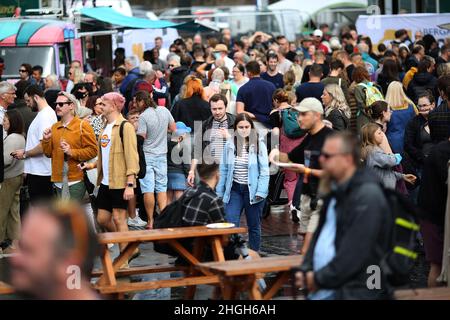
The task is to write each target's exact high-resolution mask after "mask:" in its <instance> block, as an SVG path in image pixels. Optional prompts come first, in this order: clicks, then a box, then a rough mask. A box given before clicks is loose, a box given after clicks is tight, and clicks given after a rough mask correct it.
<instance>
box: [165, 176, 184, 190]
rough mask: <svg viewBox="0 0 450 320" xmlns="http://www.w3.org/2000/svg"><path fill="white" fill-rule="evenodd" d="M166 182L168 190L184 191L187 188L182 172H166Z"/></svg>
mask: <svg viewBox="0 0 450 320" xmlns="http://www.w3.org/2000/svg"><path fill="white" fill-rule="evenodd" d="M167 177H168V182H167V189H168V190H177V191H184V190H186V188H187V185H186V176H185V175H184V173H179V172H169V173H168V174H167Z"/></svg>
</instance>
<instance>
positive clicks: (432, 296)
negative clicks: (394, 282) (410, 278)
mask: <svg viewBox="0 0 450 320" xmlns="http://www.w3.org/2000/svg"><path fill="white" fill-rule="evenodd" d="M395 299H397V300H450V287H442V288H421V289H404V290H397V291H395Z"/></svg>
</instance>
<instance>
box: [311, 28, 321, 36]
mask: <svg viewBox="0 0 450 320" xmlns="http://www.w3.org/2000/svg"><path fill="white" fill-rule="evenodd" d="M313 36H314V37H323V32H322V30H320V29H316V30H314V32H313Z"/></svg>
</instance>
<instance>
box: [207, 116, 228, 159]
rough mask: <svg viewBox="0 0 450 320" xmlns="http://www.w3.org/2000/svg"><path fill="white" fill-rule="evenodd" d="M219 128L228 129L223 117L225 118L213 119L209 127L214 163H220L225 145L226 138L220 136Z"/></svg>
mask: <svg viewBox="0 0 450 320" xmlns="http://www.w3.org/2000/svg"><path fill="white" fill-rule="evenodd" d="M221 129H228V121H227V118H226V117H225V120H224V121H222V122H220V121H216V120H213V122H212V128H211V136H210V140H209V141H210V142H211V144H210V145H211V156H212V157H213V159H214V160H215V162H216V163H220V161H221V159H222V154H223V148H224V147H225V143H226V139H225V138H223V137H222V135H221V134H220V130H221Z"/></svg>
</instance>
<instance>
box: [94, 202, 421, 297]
mask: <svg viewBox="0 0 450 320" xmlns="http://www.w3.org/2000/svg"><path fill="white" fill-rule="evenodd" d="M242 225H243V226H245V219H244V218H243V219H242ZM262 230H263V231H262V244H261V255H262V256H276V255H290V254H296V253H298V252H299V250H300V247H301V244H302V237H301V236H299V235H298V224H294V223H293V222H292V221H291V220H290V215H289V213H288V212H287V210H285V208H284V207H283V206H279V207H272V211H271V215H270V216H269V217H268V218H267V219H265V220H263V225H262ZM140 249H141V256H139V257H138V258H137V259H135V260H134V261H132V262H131V266H141V265H148V264H150V263H151V264H167V263H170V262H173V260H174V258H171V257H169V256H167V255H163V254H159V253H156V252H154V251H153V245H152V244H150V243H149V244H143V245H141V246H140ZM113 251H114V254H113V255H117V254H118V249H117V246H116V247H114V248H113ZM418 251H419V253H420V255H419V259H418V260H417V264H416V266H415V267H414V269H413V270H412V273H411V276H410V278H411V286H414V287H424V286H426V274H427V272H428V265H427V263H426V262H425V259H424V255H423V249H422V247H421V246H420V244H419V242H418ZM97 266H99V262H97ZM176 276H177V274H175V273H173V274H171V275H169V274H167V273H166V274H151V275H145V276H142V277H141V276H140V277H132V278H131V279H130V280H131V281H133V282H134V281H142V280H147V281H148V280H152V279H168V278H169V277H176ZM271 277H272V275H268V277H267V278H266V280H270V279H271ZM123 280H124V281H126V279H123ZM197 291H198V292H197V295H196V299H208V298H210V297H211V292H212V291H211V287H210V286H199V288H198V290H197ZM183 294H184V288H173V289H170V288H168V289H160V290H149V291H145V292H140V293H138V294H135V295H130V296H129V297H128V298H130V299H137V300H141V299H151V300H155V299H182V297H183ZM286 296H291V287H290V285H285V286H284V287H283V288H282V289H281V290H280V291H279V292H278V294H277V296H276V297H277V298H278V299H283V298H285V297H286Z"/></svg>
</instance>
